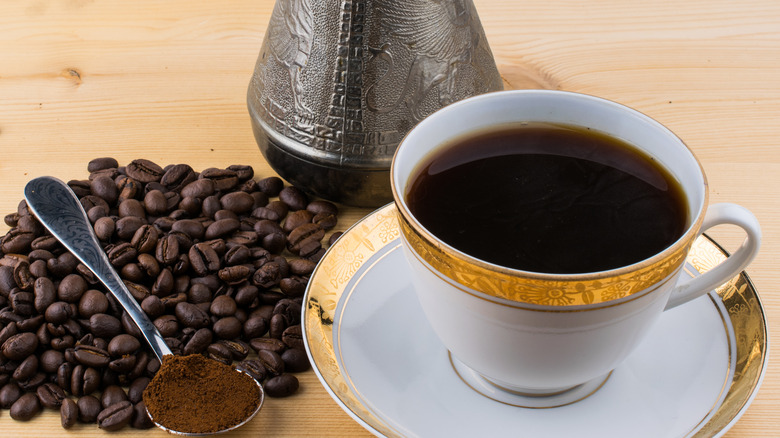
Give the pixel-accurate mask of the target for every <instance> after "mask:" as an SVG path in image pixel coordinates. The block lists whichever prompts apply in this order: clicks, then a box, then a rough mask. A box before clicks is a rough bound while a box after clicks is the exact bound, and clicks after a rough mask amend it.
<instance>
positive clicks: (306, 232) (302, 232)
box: [287, 224, 325, 254]
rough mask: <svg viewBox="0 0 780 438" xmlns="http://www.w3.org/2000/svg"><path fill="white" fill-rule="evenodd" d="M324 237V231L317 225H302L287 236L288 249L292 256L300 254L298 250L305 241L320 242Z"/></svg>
mask: <svg viewBox="0 0 780 438" xmlns="http://www.w3.org/2000/svg"><path fill="white" fill-rule="evenodd" d="M323 237H325V231H324V230H323V229H322V228H321V227H320V226H319V225H317V224H303V225H301V226H299V227H297V228H296V229H294V230H292V231H291V232H290V235H289V236H288V238H287V240H288V249H290V251H291V252H292V253H293V254H297V253H299V252H300V248H301V246H302V245H303V243H304V242H305V241H306V240H307V239H311V240H314V241H320V240H321V239H322V238H323Z"/></svg>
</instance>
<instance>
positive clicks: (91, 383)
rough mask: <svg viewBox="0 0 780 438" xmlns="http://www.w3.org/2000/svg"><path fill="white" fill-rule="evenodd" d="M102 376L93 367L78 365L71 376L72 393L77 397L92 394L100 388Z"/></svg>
mask: <svg viewBox="0 0 780 438" xmlns="http://www.w3.org/2000/svg"><path fill="white" fill-rule="evenodd" d="M100 381H101V375H100V372H99V371H98V370H96V369H95V368H92V367H85V366H83V365H76V366H75V367H74V368H73V373H72V374H71V376H70V391H71V393H72V394H73V395H75V396H80V395H85V394H92V393H93V392H95V390H97V389H98V387H99V386H100Z"/></svg>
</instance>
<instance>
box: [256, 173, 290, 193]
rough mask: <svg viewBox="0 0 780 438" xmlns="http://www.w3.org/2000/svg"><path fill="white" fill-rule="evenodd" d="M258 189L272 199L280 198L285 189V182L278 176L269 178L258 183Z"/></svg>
mask: <svg viewBox="0 0 780 438" xmlns="http://www.w3.org/2000/svg"><path fill="white" fill-rule="evenodd" d="M257 188H258V189H260V191H262V192H263V193H265V194H266V195H268V196H270V197H272V198H273V197H275V196H279V192H281V191H282V189H283V188H284V182H283V181H282V179H281V178H279V177H276V176H269V177H268V178H263V179H261V180H259V181H257Z"/></svg>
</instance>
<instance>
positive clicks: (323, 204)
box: [306, 199, 339, 216]
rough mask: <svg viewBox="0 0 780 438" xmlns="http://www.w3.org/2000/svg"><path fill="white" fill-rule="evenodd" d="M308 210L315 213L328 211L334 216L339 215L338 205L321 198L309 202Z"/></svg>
mask: <svg viewBox="0 0 780 438" xmlns="http://www.w3.org/2000/svg"><path fill="white" fill-rule="evenodd" d="M306 210H309V211H310V212H312V213H314V214H315V215H316V214H320V213H326V214H330V215H333V216H338V214H339V208H338V207H337V206H336V204H334V203H332V202H330V201H323V200H319V199H318V200H314V201H311V202H309V205H307V206H306Z"/></svg>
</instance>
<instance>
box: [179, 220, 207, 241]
mask: <svg viewBox="0 0 780 438" xmlns="http://www.w3.org/2000/svg"><path fill="white" fill-rule="evenodd" d="M171 230H172V231H179V232H182V233H184V234H186V235H188V236H190V237H191V238H192V239H197V240H200V239H203V235H204V233H205V232H206V229H205V228H204V227H203V223H202V222H200V221H196V220H194V219H182V220H179V221H176V222H174V223H173V225H172V226H171Z"/></svg>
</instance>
